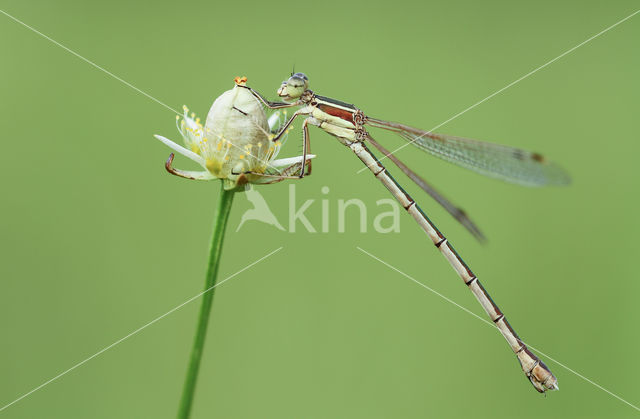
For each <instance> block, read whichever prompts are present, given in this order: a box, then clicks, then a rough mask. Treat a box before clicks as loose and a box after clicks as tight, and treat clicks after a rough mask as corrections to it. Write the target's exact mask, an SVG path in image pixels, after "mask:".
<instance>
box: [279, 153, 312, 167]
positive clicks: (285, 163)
mask: <svg viewBox="0 0 640 419" xmlns="http://www.w3.org/2000/svg"><path fill="white" fill-rule="evenodd" d="M315 157H316V156H315V154H307V160H311V159H313V158H315ZM296 163H302V156H297V157H289V158H287V159H278V160H274V161H272V162H271V163H270V164H269V166H271V167H274V168H276V169H279V168H283V167H288V166H292V165H294V164H296Z"/></svg>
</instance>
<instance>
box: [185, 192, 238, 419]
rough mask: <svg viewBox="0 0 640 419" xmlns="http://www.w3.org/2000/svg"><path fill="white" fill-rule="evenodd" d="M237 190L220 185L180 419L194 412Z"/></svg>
mask: <svg viewBox="0 0 640 419" xmlns="http://www.w3.org/2000/svg"><path fill="white" fill-rule="evenodd" d="M234 195H235V191H233V190H231V191H229V190H225V189H224V183H223V182H220V197H219V199H218V208H217V210H216V215H215V225H214V228H213V236H212V238H211V248H210V251H209V267H208V268H207V277H206V279H205V284H204V289H205V291H206V292H205V293H204V294H203V296H202V304H201V306H200V316H199V318H198V327H197V329H196V335H195V338H194V340H193V347H192V349H191V358H190V359H189V367H188V369H187V376H186V378H185V381H184V387H183V388H182V398H181V400H180V408H179V410H178V419H187V418H189V415H190V413H191V406H192V404H193V396H194V393H195V389H196V381H197V379H198V371H199V369H200V360H201V358H202V350H203V348H204V342H205V337H206V334H207V326H208V324H209V317H210V313H211V305H212V304H213V295H214V291H215V288H213V287H215V285H216V280H217V277H218V267H219V266H220V255H221V254H222V242H223V240H224V232H225V230H226V227H227V221H228V220H229V214H230V212H231V204H232V202H233V197H234Z"/></svg>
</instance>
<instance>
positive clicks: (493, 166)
mask: <svg viewBox="0 0 640 419" xmlns="http://www.w3.org/2000/svg"><path fill="white" fill-rule="evenodd" d="M245 87H246V88H247V89H249V90H251V92H252V93H253V94H254V95H255V97H256V98H257V99H258V100H260V101H261V102H262V103H263V104H264V105H265V106H267V107H269V108H271V109H279V108H284V107H292V106H299V107H300V108H299V109H298V110H297V111H296V112H295V113H294V114H293V115H292V116H291V118H290V119H289V120H288V121H287V122H286V123H285V124H284V126H283V127H282V128H281V130H280V132H279V133H278V134H277V135H276V136H275V138H274V139H273V140H274V141H277V140H278V138H279V136H280V135H282V134H284V133H285V132H286V131H287V129H288V128H289V126H290V125H291V123H292V122H293V121H294V120H295V119H296V118H297V117H298V116H304V117H305V119H304V121H303V122H302V133H303V151H302V156H303V157H302V161H306V159H305V157H304V156H305V155H306V154H307V153H308V152H309V129H308V125H309V124H311V125H315V126H317V127H319V128H321V129H322V130H323V131H325V132H327V133H329V134H331V135H333V136H334V137H336V138H337V139H338V140H339V141H340V142H341V143H342V144H344V145H345V146H347V147H349V148H350V149H351V150H352V151H353V152H354V153H355V154H356V155H357V156H358V158H360V160H361V161H362V162H363V163H364V164H365V165H366V167H367V168H368V169H370V170H371V172H372V173H373V174H374V175H375V177H376V178H377V179H378V180H380V181H381V182H382V183H383V184H384V186H385V187H386V188H387V189H388V190H389V191H390V192H391V194H392V195H393V196H394V197H395V198H396V199H397V200H398V202H399V203H400V204H401V205H402V206H403V207H404V208H405V210H407V212H408V213H409V214H410V215H411V216H412V217H413V218H414V219H415V220H416V222H417V223H418V225H420V227H421V228H422V229H423V230H424V231H425V232H426V233H427V235H428V236H429V238H430V239H431V240H432V241H433V243H434V244H435V246H436V247H437V248H438V249H439V250H440V252H442V254H443V255H444V257H445V258H446V259H447V261H448V262H449V263H450V264H451V266H452V267H453V269H454V270H455V271H456V272H457V273H458V275H459V276H460V278H462V280H463V281H464V283H465V284H466V285H467V286H468V287H469V289H470V290H471V292H473V294H474V295H475V297H476V299H477V300H478V301H479V302H480V304H481V305H482V307H483V308H484V310H485V311H486V312H487V314H488V315H489V317H490V318H491V320H492V321H493V322H494V324H495V325H496V326H497V328H498V329H499V330H500V332H501V333H502V335H503V336H504V338H505V339H506V340H507V342H508V343H509V346H510V347H511V349H512V350H513V351H514V352H515V354H516V356H517V357H518V361H519V362H520V365H521V367H522V370H523V371H524V373H525V374H526V376H527V378H528V379H529V380H530V381H531V383H532V384H533V386H534V387H535V389H536V390H537V391H539V392H540V393H544V392H545V391H547V390H556V389H558V385H557V379H556V377H555V376H554V375H553V374H552V373H551V371H550V370H549V368H548V367H547V366H546V365H545V364H544V363H543V362H542V361H541V360H540V359H539V358H538V357H537V356H536V355H535V354H533V353H532V352H531V351H530V350H529V349H528V348H527V346H526V345H525V343H524V342H522V340H520V338H519V337H518V335H517V334H516V332H515V331H514V330H513V328H512V327H511V325H510V324H509V322H507V319H506V318H505V316H504V314H502V312H501V311H500V309H499V308H498V306H497V305H496V304H495V303H494V302H493V300H492V299H491V297H490V296H489V294H488V293H487V291H486V290H485V289H484V287H483V286H482V285H481V284H480V282H479V281H478V278H477V277H476V275H475V274H474V273H473V272H472V271H471V269H470V268H469V267H468V266H467V264H466V263H465V262H464V261H463V260H462V258H461V257H460V256H459V255H458V253H457V252H456V251H455V250H454V248H453V246H452V245H451V244H450V243H449V242H448V241H447V239H446V238H445V237H444V236H443V235H442V233H440V231H439V230H438V229H437V227H436V226H435V225H434V224H433V223H432V222H431V220H429V218H428V217H427V216H426V215H425V213H424V212H423V211H422V210H421V209H420V207H419V206H418V205H417V204H416V202H415V201H414V200H413V199H412V198H411V197H410V196H409V194H407V193H406V192H405V191H404V190H403V189H402V187H401V186H400V185H399V184H398V183H397V182H396V180H395V179H394V178H393V177H392V176H391V175H390V174H389V172H388V171H387V170H386V168H385V167H384V166H383V165H382V163H380V161H379V160H378V159H377V158H376V157H375V156H374V155H373V153H371V151H370V150H369V149H368V147H367V146H366V143H367V142H369V143H371V144H373V146H374V147H376V148H377V149H378V150H380V151H381V152H382V153H383V154H384V155H385V156H386V157H389V159H390V160H391V161H392V162H394V163H395V164H396V165H397V166H398V167H399V168H400V170H401V171H402V172H404V173H405V174H406V175H407V176H409V177H410V178H411V179H412V180H413V181H414V182H416V184H418V186H420V187H421V188H422V189H424V190H425V191H426V192H427V193H428V194H429V195H431V196H432V197H433V198H435V200H436V201H437V202H438V203H440V204H441V205H442V206H443V207H444V208H445V209H446V210H447V211H448V212H449V213H450V214H451V215H453V216H454V217H455V218H456V219H457V220H458V221H459V222H461V223H462V224H463V225H464V226H465V227H466V228H467V229H468V230H469V231H470V232H471V233H472V234H473V235H474V236H475V237H476V238H478V239H483V235H482V233H480V230H479V229H478V228H477V227H476V226H475V224H474V223H473V222H472V221H471V220H470V219H469V218H468V217H467V215H466V214H465V213H464V211H462V210H460V209H459V208H457V207H456V206H455V205H453V204H452V203H451V202H450V201H449V200H447V199H446V198H444V197H443V196H442V195H441V194H440V193H439V192H437V191H436V190H435V189H433V188H432V187H431V186H430V185H429V184H428V183H427V182H426V181H424V179H422V178H421V177H419V176H418V175H417V174H415V173H414V172H413V171H411V170H410V169H409V168H408V167H407V166H406V165H404V164H403V163H402V162H401V161H400V160H399V159H398V158H397V157H396V156H395V155H393V153H389V152H388V151H387V150H386V149H385V148H384V147H382V146H381V145H380V144H378V143H377V142H376V141H375V140H374V139H373V138H372V137H371V135H370V134H369V132H368V131H367V130H366V129H365V125H370V126H373V127H378V128H383V129H386V130H389V131H393V132H395V133H397V134H399V135H400V136H401V137H403V138H404V139H406V140H408V141H409V142H410V143H411V144H412V145H414V146H416V147H418V148H420V149H422V150H424V151H427V152H429V153H431V154H433V155H435V156H438V157H440V158H442V159H444V160H447V161H450V162H452V163H455V164H458V165H460V166H463V167H466V168H469V169H472V170H474V171H476V172H479V173H482V174H484V175H487V176H492V177H496V178H500V179H503V180H506V181H510V182H514V183H518V184H522V185H529V186H542V185H551V184H556V185H561V184H567V183H568V182H569V177H568V176H567V175H566V173H565V172H564V171H563V170H562V169H560V168H559V167H558V166H556V165H554V164H553V163H550V162H548V161H547V160H546V159H545V158H544V157H542V156H541V155H540V154H538V153H532V152H528V151H524V150H520V149H516V148H512V147H507V146H503V145H498V144H491V143H487V142H482V141H477V140H470V139H465V138H459V137H452V136H446V135H440V134H434V133H431V132H428V131H423V130H420V129H417V128H413V127H410V126H407V125H404V124H399V123H395V122H389V121H385V120H382V119H376V118H372V117H369V116H367V115H365V114H364V113H363V112H362V111H361V110H360V109H358V108H356V107H355V106H354V105H351V104H348V103H344V102H342V101H339V100H335V99H331V98H327V97H324V96H319V95H317V94H315V93H314V92H313V91H312V90H310V89H309V79H308V78H307V76H306V75H304V74H303V73H296V74H292V75H291V77H290V78H289V79H288V80H286V81H284V82H283V83H282V85H281V87H280V89H278V96H280V97H281V98H282V99H284V100H285V101H286V102H287V103H279V102H270V101H268V100H266V99H265V98H263V97H262V96H261V95H260V94H259V93H258V92H256V91H254V90H253V89H251V88H250V87H248V86H245ZM304 175H305V168H304V166H302V167H301V169H300V172H299V177H303V176H304Z"/></svg>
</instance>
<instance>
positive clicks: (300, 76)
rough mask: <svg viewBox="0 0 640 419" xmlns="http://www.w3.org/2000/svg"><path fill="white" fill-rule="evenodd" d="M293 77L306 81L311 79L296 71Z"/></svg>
mask: <svg viewBox="0 0 640 419" xmlns="http://www.w3.org/2000/svg"><path fill="white" fill-rule="evenodd" d="M293 77H297V78H299V79H302V80H304V81H309V78H308V77H307V75H306V74H304V73H296V74H294V75H293Z"/></svg>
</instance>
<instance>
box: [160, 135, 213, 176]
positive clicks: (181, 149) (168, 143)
mask: <svg viewBox="0 0 640 419" xmlns="http://www.w3.org/2000/svg"><path fill="white" fill-rule="evenodd" d="M154 137H156V138H157V139H158V140H160V141H162V142H163V143H164V144H165V145H166V146H168V147H169V148H171V149H173V150H175V151H176V152H178V153H180V154H182V155H183V156H185V157H188V158H190V159H191V160H193V161H194V162H196V163H198V164H199V165H200V166H202V167H204V168H206V167H207V166H206V162H205V160H204V159H203V158H202V157H200V156H199V155H197V154H196V153H194V152H193V151H191V150H187V149H186V148H184V147H182V146H181V145H179V144H177V143H174V142H173V141H171V140H169V139H168V138H164V137H163V136H162V135H154Z"/></svg>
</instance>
